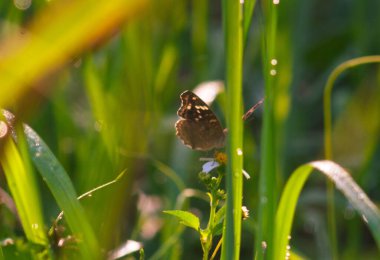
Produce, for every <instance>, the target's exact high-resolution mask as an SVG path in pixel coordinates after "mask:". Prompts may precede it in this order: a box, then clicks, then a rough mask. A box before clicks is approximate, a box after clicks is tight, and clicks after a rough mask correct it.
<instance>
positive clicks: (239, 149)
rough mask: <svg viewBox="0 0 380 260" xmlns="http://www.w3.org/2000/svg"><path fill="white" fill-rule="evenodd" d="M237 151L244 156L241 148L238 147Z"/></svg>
mask: <svg viewBox="0 0 380 260" xmlns="http://www.w3.org/2000/svg"><path fill="white" fill-rule="evenodd" d="M236 153H237V155H239V156H242V155H243V150H242V149H241V148H238V149H236Z"/></svg>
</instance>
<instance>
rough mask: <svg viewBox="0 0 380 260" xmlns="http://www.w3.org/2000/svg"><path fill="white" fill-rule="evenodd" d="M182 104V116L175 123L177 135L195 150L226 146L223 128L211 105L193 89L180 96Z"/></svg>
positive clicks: (179, 112)
mask: <svg viewBox="0 0 380 260" xmlns="http://www.w3.org/2000/svg"><path fill="white" fill-rule="evenodd" d="M180 98H181V101H182V104H181V107H180V108H179V109H178V112H177V114H178V116H180V117H181V119H179V120H178V121H177V123H176V124H175V128H176V135H177V136H178V137H179V138H180V139H181V140H182V142H183V143H184V144H185V145H186V146H188V147H190V148H191V149H194V150H201V151H207V150H211V149H214V148H221V147H223V146H224V142H225V134H224V132H223V128H222V126H221V124H220V122H219V120H218V118H217V117H216V116H215V114H214V113H213V112H212V111H211V110H210V108H209V106H208V105H207V104H206V103H205V102H203V101H202V100H201V99H200V98H199V97H198V96H197V95H195V94H194V93H193V92H191V91H185V92H183V93H182V94H181V96H180Z"/></svg>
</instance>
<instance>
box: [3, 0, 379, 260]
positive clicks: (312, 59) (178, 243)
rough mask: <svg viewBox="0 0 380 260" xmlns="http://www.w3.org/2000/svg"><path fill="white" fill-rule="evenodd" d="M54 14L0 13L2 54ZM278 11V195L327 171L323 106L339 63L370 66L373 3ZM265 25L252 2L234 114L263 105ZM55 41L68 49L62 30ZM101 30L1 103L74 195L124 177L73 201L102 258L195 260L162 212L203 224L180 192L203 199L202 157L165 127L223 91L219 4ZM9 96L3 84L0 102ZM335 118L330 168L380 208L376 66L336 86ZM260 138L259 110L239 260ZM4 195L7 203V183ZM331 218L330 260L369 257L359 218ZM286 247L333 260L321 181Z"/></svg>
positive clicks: (10, 9)
mask: <svg viewBox="0 0 380 260" xmlns="http://www.w3.org/2000/svg"><path fill="white" fill-rule="evenodd" d="M54 2H59V1H42V0H39V1H37V0H36V1H32V2H31V4H30V6H29V7H27V8H25V6H24V7H23V8H20V3H21V4H24V5H25V3H26V6H27V3H28V1H16V0H14V1H2V2H1V3H0V37H1V39H0V45H1V42H7V39H8V38H10V36H12V37H14V35H19V36H20V37H26V36H25V35H28V34H29V33H31V34H33V31H31V32H29V25H30V24H31V23H32V22H33V21H34V19H36V17H38V16H39V15H42V16H43V14H44V12H45V13H46V12H47V11H46V10H49V9H48V8H50V5H53V4H54ZM126 2H128V1H126ZM21 7H22V6H21ZM88 8H89V10H90V9H91V6H88ZM23 9H25V10H23ZM86 10H87V9H84V12H86ZM278 12H279V16H278V30H277V42H276V43H275V45H276V49H277V57H276V59H277V61H278V65H277V87H276V93H275V95H276V98H277V102H278V103H277V104H276V111H275V117H276V118H275V119H276V126H277V129H278V132H277V135H276V149H277V153H278V154H277V156H278V158H279V161H278V163H279V165H277V170H278V177H279V182H278V188H279V191H280V189H281V187H282V186H283V184H284V182H285V180H286V179H287V178H288V176H289V175H290V173H291V172H292V171H293V170H294V169H295V168H296V167H298V166H299V165H301V164H303V163H305V162H309V161H312V160H318V159H323V156H324V155H323V135H324V132H323V113H322V112H323V100H322V96H323V90H324V85H325V84H326V80H327V77H328V75H329V73H331V71H332V70H333V69H334V68H335V67H336V66H338V65H339V64H340V63H342V62H344V61H346V60H348V59H351V58H355V57H360V56H367V55H376V54H379V53H380V26H379V25H380V1H369V0H367V1H347V0H336V1H281V2H280V4H279V7H278ZM50 19H54V17H50ZM80 19H81V17H78V21H79V20H80ZM264 21H265V17H264V16H263V10H262V7H261V3H260V2H258V3H256V7H255V10H254V15H253V19H252V25H251V29H250V31H249V36H248V39H247V42H246V46H245V52H244V104H236V105H237V106H238V105H243V106H244V108H245V109H244V110H247V109H249V108H250V107H251V106H252V105H253V104H255V103H256V102H257V101H258V100H259V99H261V98H262V97H263V95H264V94H263V84H264V83H263V82H264V81H263V76H262V65H261V60H262V57H261V53H262V52H261V48H262V45H261V41H262V37H263V33H264V32H263V30H264V27H263V23H264ZM45 22H47V23H48V22H49V20H45ZM73 23H74V25H75V23H76V21H73ZM98 23H99V26H100V25H101V24H103V23H104V24H106V23H107V20H99V21H98ZM40 26H41V25H40ZM97 29H98V28H97V27H96V26H94V27H93V29H92V30H93V31H88V34H83V35H82V36H83V39H84V40H83V41H86V39H87V41H89V42H91V40H92V38H91V35H92V34H93V33H94V32H96V31H97ZM57 30H58V31H56V33H58V34H60V35H63V36H65V33H66V31H65V27H61V28H57ZM59 30H60V31H59ZM107 30H108V31H107V32H106V33H103V36H102V37H101V40H96V41H94V42H93V43H92V44H88V45H86V46H85V48H81V49H80V51H77V52H76V53H75V55H74V56H70V57H66V62H65V63H64V64H63V65H62V64H61V63H60V64H61V65H59V66H57V68H54V69H53V70H49V69H48V68H46V72H45V75H43V77H39V78H38V80H36V81H35V82H30V83H28V84H31V85H32V86H31V87H29V88H28V89H27V90H23V92H22V95H21V98H18V99H17V100H16V101H14V102H8V103H7V109H10V110H12V111H13V112H14V113H15V114H16V116H18V117H20V118H22V120H23V121H24V122H26V123H28V124H29V125H30V126H31V127H32V128H34V129H35V130H36V132H37V133H39V135H40V136H41V137H42V138H43V139H44V140H45V142H46V143H47V144H48V145H49V147H50V148H51V150H52V151H53V153H54V154H55V155H56V156H57V158H58V159H59V161H60V162H61V164H62V165H63V166H64V168H65V169H66V171H67V172H68V174H69V175H70V177H71V180H72V182H73V184H74V186H75V188H76V191H77V193H78V194H82V193H84V192H86V191H88V190H90V189H92V188H94V187H97V186H99V185H102V184H103V183H106V182H108V181H111V180H112V179H114V178H116V176H117V175H118V174H119V173H120V172H122V171H123V170H126V174H125V176H124V177H123V178H122V179H121V180H120V181H119V182H117V183H116V184H114V185H111V186H109V187H107V188H104V189H103V190H101V191H98V192H97V193H96V194H94V195H93V196H92V197H91V198H87V199H85V200H83V202H82V204H83V206H84V207H85V210H86V212H87V215H88V217H89V219H90V221H91V224H92V225H93V227H94V229H95V232H96V235H97V236H98V238H99V241H100V244H101V247H102V248H103V249H104V250H105V251H108V250H111V249H113V248H116V247H117V246H119V245H120V244H122V243H123V242H125V241H126V240H127V239H133V240H136V241H140V242H142V243H143V244H144V249H145V255H146V257H147V259H151V257H152V256H154V257H157V258H158V259H177V257H178V258H180V259H195V258H200V257H201V255H202V250H201V248H200V245H199V239H198V237H197V234H196V233H195V232H194V231H193V230H184V231H183V230H181V228H180V227H179V224H178V221H177V220H175V219H174V218H172V217H170V216H165V215H163V213H162V210H165V209H174V208H176V207H179V205H178V203H179V201H180V199H181V198H182V197H181V196H185V197H186V196H188V198H189V200H186V201H185V202H184V203H182V204H181V205H180V206H181V208H182V209H190V210H192V211H193V212H195V213H196V214H198V215H199V216H200V217H201V219H202V220H203V221H206V219H207V217H208V216H207V208H208V203H207V201H206V200H204V199H199V198H195V197H192V195H188V193H186V192H183V191H184V189H185V188H191V189H203V187H202V185H201V184H200V183H199V181H198V179H197V176H198V172H199V171H200V170H201V165H202V162H200V161H199V158H200V157H210V156H212V153H211V152H210V153H202V152H196V151H192V150H190V149H188V148H187V147H185V146H184V145H183V144H182V143H181V142H180V141H179V140H178V139H177V138H176V136H175V129H174V123H175V122H176V120H177V115H176V111H177V109H178V107H179V105H180V101H179V94H180V93H181V92H182V91H184V90H186V89H190V90H191V89H193V88H194V87H195V86H196V85H197V84H199V83H201V82H204V81H210V80H224V48H223V28H222V22H221V2H220V1H215V0H211V1H204V0H191V1H175V0H161V1H145V4H144V5H143V7H141V8H140V9H138V10H137V11H135V12H134V13H133V14H131V15H127V16H126V17H125V19H124V20H123V23H119V24H117V25H116V26H114V27H111V28H108V29H107ZM16 47H17V46H16ZM58 47H59V46H58ZM46 51H48V50H46ZM3 55H4V54H3ZM34 55H35V56H36V57H37V56H39V53H34ZM0 59H1V58H0ZM28 59H33V56H32V57H25V60H26V61H27V60H28ZM4 66H6V64H5V65H4V63H2V67H1V68H2V69H4ZM18 66H20V68H21V67H22V66H24V64H23V63H19V64H18ZM0 84H1V83H0ZM6 91H7V89H5V88H3V87H1V85H0V95H1V94H2V92H6ZM223 98H224V96H223V94H221V95H220V96H219V97H218V99H217V102H215V103H214V104H213V105H212V109H213V111H215V112H216V114H218V117H219V118H220V119H221V121H222V122H223V124H224V125H225V120H224V119H223V118H224V113H223V112H224V107H223V105H224V102H223ZM332 113H333V127H334V128H333V153H334V158H333V159H334V160H335V161H336V162H338V163H340V164H341V165H342V166H343V167H345V168H347V169H348V170H349V171H350V173H351V174H352V175H353V178H354V179H355V180H356V181H357V183H358V184H359V185H360V186H361V187H362V188H363V189H364V190H365V191H366V193H367V194H368V195H369V197H370V198H371V199H372V200H373V201H375V202H377V201H379V200H380V189H379V187H380V175H379V171H380V139H379V137H380V71H379V66H378V65H376V64H372V65H364V66H360V67H357V68H353V69H351V70H349V71H347V72H345V73H344V74H343V75H342V76H341V77H340V78H338V80H337V82H336V84H335V88H334V91H333V100H332ZM261 125H262V111H261V109H259V110H258V111H256V112H255V113H254V115H253V119H251V120H249V121H248V122H245V130H244V131H245V135H244V145H245V147H244V152H245V164H244V168H245V169H246V170H247V171H248V172H249V173H250V175H251V177H252V178H251V179H250V180H248V181H245V183H244V185H245V187H246V189H245V190H244V198H243V205H246V206H247V207H248V208H249V209H250V214H251V217H250V219H249V220H247V221H245V222H243V237H242V248H241V250H242V251H241V258H242V259H252V258H253V252H254V250H255V249H254V248H253V238H254V230H255V229H256V220H255V214H256V213H257V211H256V210H257V202H258V198H257V189H256V188H255V187H257V181H258V178H259V176H258V173H259V169H260V152H259V151H260V132H261ZM39 185H40V189H41V200H42V205H43V208H44V211H45V212H44V214H45V221H46V226H47V227H49V226H51V223H52V220H53V219H54V218H55V217H56V216H57V215H58V213H59V212H60V210H59V208H58V207H57V205H56V204H55V202H54V199H53V198H52V196H51V194H50V191H49V190H48V189H47V187H46V186H45V184H44V182H43V181H42V180H39ZM1 187H2V188H3V189H4V190H7V185H6V180H5V179H4V177H1ZM278 193H279V192H278ZM180 194H182V195H181V196H180ZM336 208H337V210H336V212H337V232H338V233H337V234H338V244H339V245H338V248H339V256H340V258H341V259H359V257H360V258H361V259H376V258H377V257H379V255H378V250H377V248H376V245H375V243H374V241H373V238H372V237H371V235H370V233H369V231H368V229H367V227H366V226H365V224H364V223H363V221H362V220H361V218H360V216H358V215H357V213H356V212H355V211H354V210H353V208H352V207H351V206H350V204H349V203H348V202H347V201H346V199H344V198H343V196H341V195H340V194H338V193H337V196H336ZM0 221H1V222H0V225H1V228H0V235H1V237H0V238H1V239H2V240H3V239H5V238H7V237H21V236H22V232H21V231H20V227H19V226H18V225H17V223H16V221H15V218H14V216H12V214H10V212H9V210H8V209H7V208H6V207H5V206H3V205H2V206H1V208H0ZM203 224H205V223H203ZM182 231H183V232H184V233H181V232H182ZM290 244H291V246H292V249H293V250H294V251H296V252H297V253H299V254H300V255H302V256H305V257H307V258H310V259H328V258H329V256H330V250H331V248H330V243H329V240H328V236H327V224H326V192H325V180H324V179H322V178H320V177H319V178H318V177H315V178H312V180H310V181H309V182H308V183H307V186H306V188H305V189H304V191H303V193H302V195H301V198H300V200H299V204H298V208H297V212H296V219H295V223H294V227H293V231H292V239H291V242H290ZM135 256H136V257H137V254H135Z"/></svg>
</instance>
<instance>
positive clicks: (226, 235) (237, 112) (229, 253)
mask: <svg viewBox="0 0 380 260" xmlns="http://www.w3.org/2000/svg"><path fill="white" fill-rule="evenodd" d="M242 7H243V5H242V1H236V0H224V1H223V6H222V9H223V26H224V28H223V29H224V43H225V50H226V65H225V68H226V86H227V90H226V92H227V93H226V94H227V95H226V97H227V100H226V103H227V116H226V120H227V128H228V135H227V157H228V162H227V174H226V192H227V199H226V216H225V220H224V228H223V244H222V256H221V259H228V260H230V259H239V255H240V239H241V204H242V197H243V195H242V194H243V177H242V170H243V151H242V149H243V124H242V123H243V122H242V120H241V115H242V106H241V104H242V72H243V9H242Z"/></svg>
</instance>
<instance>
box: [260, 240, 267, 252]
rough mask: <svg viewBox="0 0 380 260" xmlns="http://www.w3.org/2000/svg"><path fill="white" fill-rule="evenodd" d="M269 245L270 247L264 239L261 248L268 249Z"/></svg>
mask: <svg viewBox="0 0 380 260" xmlns="http://www.w3.org/2000/svg"><path fill="white" fill-rule="evenodd" d="M267 247H268V245H267V242H265V241H262V242H261V248H262V249H263V250H266V249H267Z"/></svg>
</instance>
